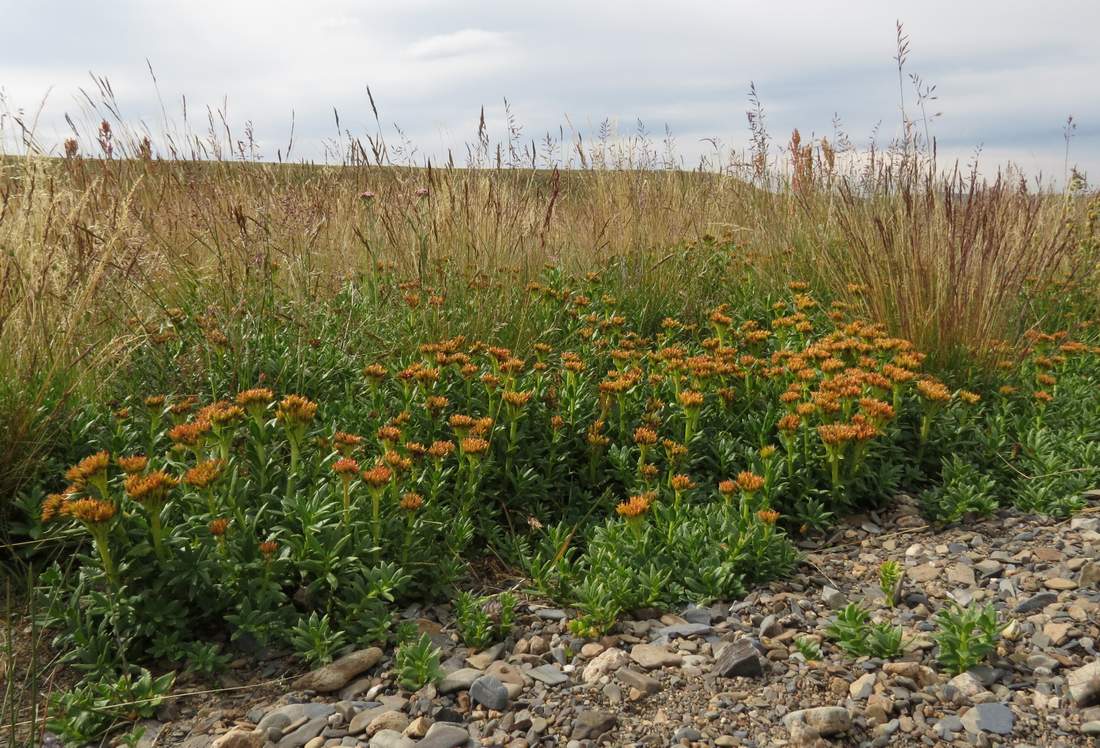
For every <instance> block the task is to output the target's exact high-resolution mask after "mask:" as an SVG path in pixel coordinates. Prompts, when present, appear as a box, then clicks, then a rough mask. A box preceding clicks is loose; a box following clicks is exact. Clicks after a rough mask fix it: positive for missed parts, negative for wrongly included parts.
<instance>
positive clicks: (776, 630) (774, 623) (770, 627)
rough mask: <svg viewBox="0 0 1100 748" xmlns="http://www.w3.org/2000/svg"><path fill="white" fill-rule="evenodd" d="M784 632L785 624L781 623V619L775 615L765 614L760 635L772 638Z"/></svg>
mask: <svg viewBox="0 0 1100 748" xmlns="http://www.w3.org/2000/svg"><path fill="white" fill-rule="evenodd" d="M782 633H783V625H782V624H781V623H779V620H778V619H777V618H776V617H775V616H773V615H769V616H765V618H764V620H763V621H761V622H760V636H761V638H768V639H770V638H771V637H773V636H779V635H780V634H782Z"/></svg>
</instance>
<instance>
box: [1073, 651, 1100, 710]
mask: <svg viewBox="0 0 1100 748" xmlns="http://www.w3.org/2000/svg"><path fill="white" fill-rule="evenodd" d="M1066 687H1067V690H1068V693H1069V697H1070V699H1071V700H1072V701H1073V703H1074V704H1076V705H1077V706H1092V705H1093V704H1100V660H1093V661H1092V662H1090V663H1089V664H1087V665H1083V666H1082V667H1079V668H1077V669H1076V670H1074V671H1072V672H1071V673H1070V674H1069V675H1068V676H1067V678H1066Z"/></svg>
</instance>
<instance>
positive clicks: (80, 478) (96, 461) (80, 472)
mask: <svg viewBox="0 0 1100 748" xmlns="http://www.w3.org/2000/svg"><path fill="white" fill-rule="evenodd" d="M110 464H111V454H110V453H109V452H107V451H102V452H96V453H95V454H91V455H88V456H87V457H85V458H84V459H83V460H81V461H80V462H78V463H76V464H75V465H73V466H72V467H71V468H69V469H68V470H66V471H65V478H66V479H67V480H69V481H71V482H73V483H89V482H91V481H93V480H96V479H99V478H102V477H104V476H106V474H107V466H108V465H110Z"/></svg>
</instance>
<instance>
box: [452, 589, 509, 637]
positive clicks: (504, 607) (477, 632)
mask: <svg viewBox="0 0 1100 748" xmlns="http://www.w3.org/2000/svg"><path fill="white" fill-rule="evenodd" d="M516 602H517V601H516V596H515V595H513V594H512V593H510V592H502V593H500V594H499V595H497V596H496V597H495V598H494V597H491V596H488V597H479V596H477V595H474V594H472V593H470V592H465V591H462V592H459V593H458V596H457V597H456V598H455V600H454V607H455V623H456V625H457V626H458V634H459V636H461V637H462V642H463V643H464V644H465V645H466V646H467V647H471V648H473V649H484V648H485V647H487V646H489V645H490V644H492V643H493V642H494V641H499V640H501V639H503V638H504V637H506V636H508V634H509V633H511V631H512V627H513V626H515V622H516Z"/></svg>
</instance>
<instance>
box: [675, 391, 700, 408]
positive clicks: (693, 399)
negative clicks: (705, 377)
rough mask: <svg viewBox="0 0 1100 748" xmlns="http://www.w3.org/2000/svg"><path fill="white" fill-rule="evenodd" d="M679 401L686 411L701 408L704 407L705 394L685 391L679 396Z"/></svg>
mask: <svg viewBox="0 0 1100 748" xmlns="http://www.w3.org/2000/svg"><path fill="white" fill-rule="evenodd" d="M677 399H678V400H679V401H680V405H682V406H684V409H685V410H690V409H692V408H700V407H702V405H703V393H702V392H696V391H695V390H683V391H681V392H680V394H679V395H677Z"/></svg>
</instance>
